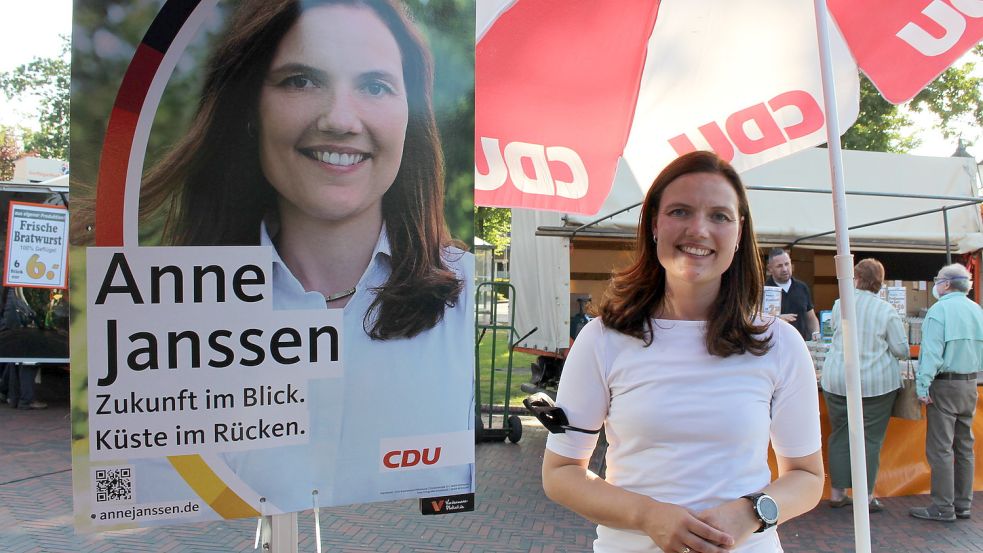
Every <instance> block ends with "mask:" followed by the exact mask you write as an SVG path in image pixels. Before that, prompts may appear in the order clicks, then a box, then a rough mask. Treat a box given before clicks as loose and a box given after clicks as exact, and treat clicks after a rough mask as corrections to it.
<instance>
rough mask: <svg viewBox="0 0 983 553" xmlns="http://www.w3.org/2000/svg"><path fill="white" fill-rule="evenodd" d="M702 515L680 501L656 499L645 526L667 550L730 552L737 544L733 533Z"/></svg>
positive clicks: (658, 543) (676, 551)
mask: <svg viewBox="0 0 983 553" xmlns="http://www.w3.org/2000/svg"><path fill="white" fill-rule="evenodd" d="M743 501H744V502H745V503H747V500H743ZM700 518H701V517H699V516H698V515H696V514H694V513H692V512H690V511H689V510H687V509H684V508H683V507H680V506H679V505H673V504H671V503H660V502H658V501H653V502H652V505H651V507H650V508H649V509H648V510H647V513H646V516H645V518H644V521H643V524H642V530H644V531H645V533H646V534H648V535H649V537H651V538H652V541H654V542H655V544H656V545H658V546H659V547H660V548H661V549H662V550H663V551H665V552H666V553H681V552H693V553H726V552H727V550H728V549H730V548H732V547H733V546H734V543H735V541H734V538H733V537H732V534H728V533H726V532H725V531H721V530H722V527H721V526H718V525H717V524H715V523H713V522H709V521H706V520H700Z"/></svg>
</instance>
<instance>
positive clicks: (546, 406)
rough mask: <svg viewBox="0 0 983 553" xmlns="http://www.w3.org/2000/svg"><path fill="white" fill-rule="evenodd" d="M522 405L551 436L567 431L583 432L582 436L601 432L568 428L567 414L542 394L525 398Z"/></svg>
mask: <svg viewBox="0 0 983 553" xmlns="http://www.w3.org/2000/svg"><path fill="white" fill-rule="evenodd" d="M522 403H523V405H525V406H526V409H529V411H531V412H532V414H533V415H535V416H536V418H537V419H539V422H541V423H542V424H543V426H545V427H546V430H549V431H550V432H551V433H553V434H564V433H566V431H567V430H573V431H574V432H583V433H584V434H597V433H598V432H600V431H601V429H600V428H598V429H597V430H584V429H583V428H577V427H576V426H570V421H568V420H567V414H566V413H564V412H563V409H561V408H559V407H557V406H556V403H554V402H553V398H551V397H550V396H548V395H546V394H544V393H543V392H537V393H535V394H533V395H531V396H529V397H527V398H526V399H524V400H522Z"/></svg>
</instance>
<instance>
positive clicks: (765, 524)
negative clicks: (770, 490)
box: [741, 492, 777, 534]
mask: <svg viewBox="0 0 983 553" xmlns="http://www.w3.org/2000/svg"><path fill="white" fill-rule="evenodd" d="M766 495H768V494H766V493H764V492H758V493H749V494H747V495H742V496H741V497H742V498H744V499H747V500H748V501H750V502H751V508H752V509H754V516H755V517H757V518H758V522H760V523H761V526H759V527H758V529H757V530H755V531H754V533H755V534H760V533H761V532H764V531H765V530H767V529H769V528H771V527H772V526H775V525H776V524H777V522H770V521H767V520H765V517H763V516H761V511H760V510H759V509H758V500H759V499H761V498H762V497H764V496H766ZM768 498H769V499H771V496H770V495H769V496H768ZM772 501H774V499H772Z"/></svg>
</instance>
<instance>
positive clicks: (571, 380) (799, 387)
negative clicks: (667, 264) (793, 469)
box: [546, 319, 821, 553]
mask: <svg viewBox="0 0 983 553" xmlns="http://www.w3.org/2000/svg"><path fill="white" fill-rule="evenodd" d="M653 324H654V326H655V338H654V340H653V342H652V344H651V345H650V346H648V347H645V346H644V345H643V342H642V341H641V340H639V339H636V338H632V337H630V336H627V335H625V334H622V333H620V332H617V331H614V330H611V329H609V328H607V327H605V326H604V325H603V323H602V322H601V320H600V319H595V320H593V321H591V322H590V323H588V324H587V326H586V327H584V329H583V330H582V331H581V333H580V334H579V335H578V336H577V340H576V342H575V343H574V345H573V347H572V349H571V351H570V355H569V356H568V357H567V360H566V363H565V364H564V367H563V375H562V377H561V379H560V387H559V391H558V394H557V400H556V403H557V405H558V406H560V407H562V408H563V410H564V411H565V412H566V414H567V417H568V419H569V421H570V424H571V425H572V426H576V427H578V428H587V429H593V428H600V427H601V425H602V424H603V425H604V428H605V432H606V435H607V440H608V450H607V474H606V480H607V481H608V482H610V483H611V484H614V485H615V486H619V487H621V488H624V489H626V490H630V491H633V492H636V493H640V494H644V495H647V496H649V497H652V498H654V499H656V500H658V501H663V502H668V503H673V504H676V505H681V506H683V507H686V508H688V509H692V510H695V511H699V510H702V509H706V508H709V507H713V506H715V505H719V504H721V503H724V502H727V501H731V500H733V499H736V498H738V497H741V496H743V495H746V494H749V493H754V492H757V491H759V490H761V489H762V488H764V487H765V486H767V485H768V483H769V482H770V481H771V472H770V470H769V468H768V444H769V440H770V442H771V444H772V446H773V447H774V449H775V452H776V453H777V454H778V455H780V456H783V457H803V456H806V455H810V454H812V453H815V452H816V451H818V450H819V449H820V447H821V435H820V428H819V400H818V393H817V388H816V377H815V371H814V369H813V365H812V360H811V358H810V356H809V351H808V350H807V349H806V346H805V343H804V342H803V341H802V339H801V337H800V336H799V333H798V331H796V330H795V328H794V327H792V326H791V325H789V324H788V323H786V322H784V321H781V320H775V321H774V322H773V323H772V324H771V325H770V327H769V330H768V331H767V334H770V335H771V336H772V338H771V349H770V350H769V351H768V353H766V354H765V355H763V356H760V357H758V356H754V355H751V354H744V355H732V356H730V357H726V358H723V357H715V356H711V355H710V354H709V353H707V350H706V345H705V341H704V330H705V327H706V323H705V322H703V321H670V320H654V321H653ZM596 440H597V436H596V435H594V434H585V433H580V432H572V431H568V432H566V433H565V434H550V436H549V438H548V441H547V443H546V447H547V448H548V449H549V450H550V451H553V452H554V453H557V454H559V455H563V456H565V457H570V458H574V459H585V458H587V457H590V455H591V452H592V450H593V448H594V445H595V443H596ZM781 550H782V549H781V545H780V544H779V541H778V535H777V533H776V531H775V530H774V529H770V530H768V531H765V532H763V533H761V534H753V535H752V537H751V538H750V539H748V540H747V541H746V542H744V543H743V544H742V545H741V547H739V548H738V549H736V550H735V551H740V552H742V553H749V552H752V551H753V552H765V551H767V552H776V551H781ZM594 551H597V552H613V551H618V552H657V551H661V550H660V549H659V548H658V547H656V545H655V544H654V542H652V540H651V538H649V537H648V536H647V535H645V534H644V533H642V532H637V531H630V530H619V529H615V528H608V527H605V526H598V528H597V540H596V541H595V542H594Z"/></svg>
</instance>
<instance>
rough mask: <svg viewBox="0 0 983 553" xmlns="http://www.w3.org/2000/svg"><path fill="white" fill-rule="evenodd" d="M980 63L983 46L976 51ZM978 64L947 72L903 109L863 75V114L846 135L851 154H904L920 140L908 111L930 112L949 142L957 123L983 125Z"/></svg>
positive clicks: (982, 92)
mask: <svg viewBox="0 0 983 553" xmlns="http://www.w3.org/2000/svg"><path fill="white" fill-rule="evenodd" d="M973 53H974V56H975V57H976V58H977V59H979V58H980V57H981V56H983V45H977V46H976V47H975V48H974V50H973ZM974 66H975V62H970V63H966V64H963V65H962V66H959V67H956V66H953V67H950V68H949V69H946V70H945V71H944V72H943V73H942V74H941V75H939V77H938V78H937V79H935V80H934V81H932V82H931V83H929V84H928V86H926V87H925V88H924V89H923V90H922V91H921V92H919V93H918V94H917V95H916V96H915V97H914V98H913V99H912V100H911V101H910V102H909V103H908V104H907V105H906V106H905V107H904V108H903V107H902V106H895V105H893V104H891V103H890V102H888V101H887V100H885V99H884V98H883V97H882V96H881V95H880V93H879V92H878V91H877V89H876V88H875V87H874V85H873V84H872V83H871V82H870V80H868V79H867V77H866V76H864V75H860V113H859V115H858V116H857V121H856V123H854V124H853V126H852V127H850V129H849V130H848V131H847V132H846V133H845V134H844V135H843V139H842V144H843V147H844V148H846V149H849V150H866V151H873V152H896V153H904V152H908V151H910V150H911V149H913V148H915V147H917V146H918V145H919V143H920V140H919V139H918V138H917V137H916V136H915V135H914V134H912V129H911V125H912V121H911V119H910V118H909V117H908V115H907V113H906V109H907V110H910V111H915V112H924V111H928V112H930V113H932V114H933V115H934V116H935V117H936V118H937V123H936V125H935V126H936V127H937V128H938V129H939V130H940V131H941V132H942V136H945V137H946V138H949V137H953V136H954V135H956V134H958V132H959V131H958V130H957V128H956V127H955V126H954V123H958V122H963V123H975V124H976V125H983V78H980V77H974V76H973V74H972V72H973V69H974Z"/></svg>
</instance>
